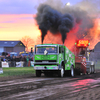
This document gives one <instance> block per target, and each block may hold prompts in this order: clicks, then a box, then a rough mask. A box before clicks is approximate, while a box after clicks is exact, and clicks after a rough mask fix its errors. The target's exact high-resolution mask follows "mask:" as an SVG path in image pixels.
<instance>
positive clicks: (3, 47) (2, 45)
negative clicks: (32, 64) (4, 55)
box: [0, 41, 25, 53]
mask: <svg viewBox="0 0 100 100" xmlns="http://www.w3.org/2000/svg"><path fill="white" fill-rule="evenodd" d="M22 51H25V45H24V44H23V43H22V42H21V41H0V53H1V52H8V53H9V52H17V53H19V52H22Z"/></svg>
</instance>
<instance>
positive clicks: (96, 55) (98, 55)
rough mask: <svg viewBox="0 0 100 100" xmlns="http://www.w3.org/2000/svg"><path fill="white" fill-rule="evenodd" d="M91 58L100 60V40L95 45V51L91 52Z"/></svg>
mask: <svg viewBox="0 0 100 100" xmlns="http://www.w3.org/2000/svg"><path fill="white" fill-rule="evenodd" d="M90 60H93V61H97V60H100V42H98V43H97V44H96V45H95V47H94V52H90Z"/></svg>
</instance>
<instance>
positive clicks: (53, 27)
mask: <svg viewBox="0 0 100 100" xmlns="http://www.w3.org/2000/svg"><path fill="white" fill-rule="evenodd" d="M37 11H38V12H37V14H36V18H35V19H36V21H37V24H38V25H39V29H40V30H41V37H42V43H43V40H44V37H45V35H46V34H47V31H50V32H51V33H52V34H56V33H58V32H60V33H61V35H62V42H63V43H64V42H65V39H66V36H67V33H68V32H69V31H70V30H71V29H72V28H73V21H74V19H73V17H72V16H71V15H70V14H67V13H65V14H62V13H61V12H59V11H57V10H55V9H54V8H52V7H50V6H49V5H46V4H41V5H40V6H39V7H38V9H37Z"/></svg>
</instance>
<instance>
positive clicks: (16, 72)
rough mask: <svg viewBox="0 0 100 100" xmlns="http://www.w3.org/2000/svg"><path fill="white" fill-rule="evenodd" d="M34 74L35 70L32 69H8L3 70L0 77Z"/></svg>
mask: <svg viewBox="0 0 100 100" xmlns="http://www.w3.org/2000/svg"><path fill="white" fill-rule="evenodd" d="M34 73H35V70H34V68H33V67H9V68H3V74H0V77H7V76H22V75H30V74H34Z"/></svg>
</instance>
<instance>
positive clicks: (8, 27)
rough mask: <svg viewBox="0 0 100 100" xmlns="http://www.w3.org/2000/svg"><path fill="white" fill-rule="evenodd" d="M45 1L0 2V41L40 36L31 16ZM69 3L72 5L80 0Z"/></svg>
mask: <svg viewBox="0 0 100 100" xmlns="http://www.w3.org/2000/svg"><path fill="white" fill-rule="evenodd" d="M44 1H45V0H0V40H20V39H21V38H22V37H24V36H30V37H31V38H33V39H36V37H37V36H38V35H39V34H40V31H39V30H38V27H37V26H36V23H35V20H34V18H33V16H34V15H35V14H36V12H37V7H38V5H39V4H40V3H42V2H44ZM61 1H62V2H63V4H66V3H67V2H69V1H70V4H72V5H74V4H76V3H77V2H80V1H81V0H61Z"/></svg>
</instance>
